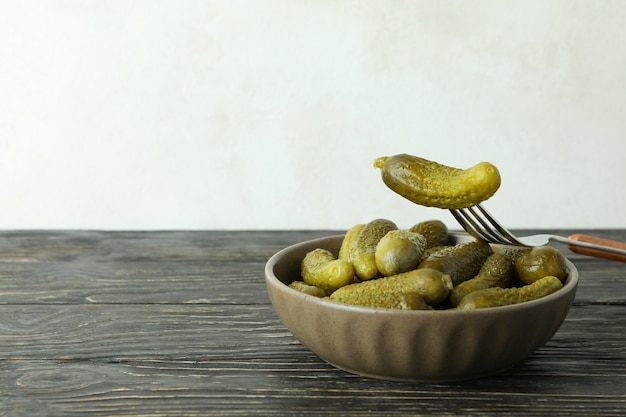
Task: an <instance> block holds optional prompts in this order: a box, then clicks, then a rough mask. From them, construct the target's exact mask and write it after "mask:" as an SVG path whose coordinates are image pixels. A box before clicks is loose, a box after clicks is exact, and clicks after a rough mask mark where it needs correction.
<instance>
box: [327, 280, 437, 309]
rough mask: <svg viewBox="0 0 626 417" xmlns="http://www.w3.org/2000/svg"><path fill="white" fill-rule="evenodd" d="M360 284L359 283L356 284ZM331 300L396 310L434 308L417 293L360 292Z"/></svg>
mask: <svg viewBox="0 0 626 417" xmlns="http://www.w3.org/2000/svg"><path fill="white" fill-rule="evenodd" d="M354 285H358V284H354ZM331 300H333V301H336V302H339V303H344V304H350V305H355V306H362V307H371V308H391V309H394V310H432V307H431V306H429V305H428V304H427V303H426V301H424V300H423V299H422V298H421V297H420V296H419V295H417V294H415V293H406V292H390V293H385V294H381V293H359V294H356V293H354V294H347V295H346V296H344V297H334V298H333V297H331Z"/></svg>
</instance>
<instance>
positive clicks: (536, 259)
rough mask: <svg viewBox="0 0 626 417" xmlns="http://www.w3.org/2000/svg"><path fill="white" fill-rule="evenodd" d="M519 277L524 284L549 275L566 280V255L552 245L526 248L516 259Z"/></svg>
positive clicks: (516, 269)
mask: <svg viewBox="0 0 626 417" xmlns="http://www.w3.org/2000/svg"><path fill="white" fill-rule="evenodd" d="M515 271H516V273H517V277H518V278H519V280H520V281H521V282H522V283H524V284H532V283H533V282H535V281H537V280H538V279H541V278H543V277H545V276H547V275H552V276H555V277H557V278H558V279H560V280H561V282H563V281H565V278H566V277H567V265H566V264H565V256H563V254H562V253H561V252H559V251H558V250H557V249H555V248H553V247H552V246H537V247H534V248H532V249H530V250H525V251H523V252H522V253H520V254H519V256H518V257H517V258H516V259H515Z"/></svg>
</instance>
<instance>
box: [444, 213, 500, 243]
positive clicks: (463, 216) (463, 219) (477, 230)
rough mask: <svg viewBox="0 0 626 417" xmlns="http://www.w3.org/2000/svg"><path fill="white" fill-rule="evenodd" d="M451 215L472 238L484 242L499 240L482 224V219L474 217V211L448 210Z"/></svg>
mask: <svg viewBox="0 0 626 417" xmlns="http://www.w3.org/2000/svg"><path fill="white" fill-rule="evenodd" d="M450 212H451V213H452V215H453V216H454V217H455V218H456V220H457V221H458V222H459V224H461V226H462V227H463V229H465V231H466V232H467V233H469V234H470V235H472V236H473V237H474V238H476V239H478V240H482V241H486V242H499V241H500V239H499V238H498V237H497V236H494V235H493V234H492V233H490V232H489V228H488V227H485V226H484V225H482V226H481V224H482V223H483V221H482V219H480V218H479V217H476V215H475V213H472V212H471V211H470V210H469V209H467V210H465V209H456V210H450Z"/></svg>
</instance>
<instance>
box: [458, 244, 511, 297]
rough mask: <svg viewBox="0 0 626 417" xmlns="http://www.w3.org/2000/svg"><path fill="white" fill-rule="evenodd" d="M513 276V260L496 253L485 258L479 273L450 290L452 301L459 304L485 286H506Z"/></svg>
mask: <svg viewBox="0 0 626 417" xmlns="http://www.w3.org/2000/svg"><path fill="white" fill-rule="evenodd" d="M512 277H513V264H512V263H511V261H510V260H509V259H507V258H506V257H505V256H504V255H501V254H498V253H494V254H493V255H490V256H489V257H488V258H487V259H486V260H485V263H484V264H483V266H482V267H481V268H480V271H479V272H478V275H476V276H475V277H474V278H471V279H469V280H467V281H465V282H462V283H460V284H459V285H457V286H456V287H454V289H453V290H452V291H451V292H450V303H451V304H452V305H453V306H457V305H459V302H460V301H461V300H462V299H463V297H465V296H466V295H468V294H470V293H472V292H474V291H478V290H482V289H485V288H491V287H500V288H506V287H508V286H509V285H510V283H511V278H512Z"/></svg>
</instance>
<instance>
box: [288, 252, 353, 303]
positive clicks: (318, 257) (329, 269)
mask: <svg viewBox="0 0 626 417" xmlns="http://www.w3.org/2000/svg"><path fill="white" fill-rule="evenodd" d="M300 269H301V274H302V280H303V281H304V282H305V283H306V284H309V285H314V286H316V287H319V288H321V289H323V290H324V291H325V292H326V294H330V293H331V292H333V291H335V290H336V289H337V288H341V287H343V286H344V285H348V284H351V283H352V282H353V281H354V267H353V266H352V264H351V263H350V262H349V261H346V260H343V259H335V257H334V256H333V254H332V253H331V252H330V251H328V250H326V249H319V248H318V249H314V250H312V251H310V252H308V253H307V254H306V255H305V256H304V259H302V262H301V265H300Z"/></svg>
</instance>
